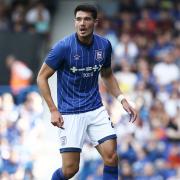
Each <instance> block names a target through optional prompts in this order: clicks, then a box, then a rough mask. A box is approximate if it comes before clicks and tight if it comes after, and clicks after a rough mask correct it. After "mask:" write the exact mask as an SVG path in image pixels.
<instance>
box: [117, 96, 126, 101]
mask: <svg viewBox="0 0 180 180" xmlns="http://www.w3.org/2000/svg"><path fill="white" fill-rule="evenodd" d="M123 99H126V98H125V96H124V95H123V94H120V95H119V96H118V97H117V100H118V101H119V102H120V103H121V102H122V100H123Z"/></svg>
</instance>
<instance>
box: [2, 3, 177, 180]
mask: <svg viewBox="0 0 180 180" xmlns="http://www.w3.org/2000/svg"><path fill="white" fill-rule="evenodd" d="M47 2H48V1H46V0H44V1H37V0H27V1H20V0H19V1H18V0H14V1H9V0H0V32H3V31H10V32H30V33H40V34H43V35H44V34H45V35H46V34H47V33H49V30H50V23H51V20H52V17H53V14H54V12H55V6H54V4H55V1H49V2H48V3H47ZM109 2H110V3H109V4H107V3H104V4H103V3H101V4H98V7H99V9H100V13H99V15H98V18H99V24H98V26H97V27H96V33H98V34H100V35H102V36H104V37H105V38H107V39H109V40H110V42H111V44H112V48H113V57H112V68H113V71H114V73H115V76H116V78H117V80H118V83H119V86H120V88H121V90H122V91H123V93H124V94H125V96H126V97H127V99H128V100H129V101H130V102H131V103H132V106H135V108H136V109H137V110H138V112H139V116H138V119H137V121H136V123H134V124H131V123H129V118H130V117H129V116H128V115H127V114H126V112H124V110H123V108H122V106H121V104H120V103H119V102H117V101H116V100H115V99H114V98H113V97H112V96H110V94H109V92H107V91H106V89H105V87H104V85H103V83H102V81H101V80H100V82H99V83H100V91H101V94H102V99H103V102H104V105H105V106H106V108H107V110H108V112H109V114H110V116H111V120H112V122H113V123H114V126H115V130H116V133H117V136H118V138H117V141H118V154H119V172H120V175H119V178H120V179H121V180H166V179H167V180H179V179H180V34H179V32H180V2H179V1H178V0H173V1H170V0H121V1H113V3H112V1H109ZM12 62H15V63H14V64H13V63H12ZM6 63H7V66H8V67H9V68H10V70H11V73H12V74H13V73H14V74H17V75H18V76H20V77H23V78H22V79H21V82H23V84H22V89H21V90H23V88H24V85H25V86H26V87H27V86H29V85H30V83H31V79H32V76H33V72H32V71H31V70H30V69H29V68H28V67H27V66H26V65H25V64H23V63H21V62H20V61H19V60H17V59H16V58H15V57H14V56H8V57H7V61H6ZM19 67H21V69H24V71H21V72H20V71H18V70H19ZM17 75H16V76H15V75H13V76H12V77H14V78H15V79H12V82H15V85H16V84H17V83H19V81H18V82H17V80H16V77H17ZM24 77H27V79H26V81H28V85H27V84H26V83H25V84H24ZM13 85H14V83H12V85H11V88H12V93H7V92H2V91H0V179H2V180H3V179H13V180H14V179H25V180H29V179H33V178H34V162H35V161H36V159H37V157H36V156H37V152H38V150H39V149H40V145H41V143H40V141H41V135H42V131H43V129H44V127H43V123H42V121H41V118H42V113H43V107H42V99H41V97H40V95H39V94H38V92H37V91H34V89H33V90H32V89H28V91H24V93H23V91H20V90H19V89H17V88H16V87H17V86H13ZM13 87H15V88H13ZM18 87H19V85H18ZM17 94H18V95H19V96H18V98H17ZM14 97H15V99H14ZM102 173H103V163H102V160H101V158H100V156H99V154H98V153H97V152H96V150H95V148H94V147H93V146H92V145H91V144H90V143H89V140H88V138H87V140H86V143H85V146H84V148H83V152H82V161H81V169H80V173H79V175H78V177H77V179H78V180H101V179H102Z"/></svg>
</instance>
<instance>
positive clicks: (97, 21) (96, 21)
mask: <svg viewBox="0 0 180 180" xmlns="http://www.w3.org/2000/svg"><path fill="white" fill-rule="evenodd" d="M94 22H95V23H94V24H95V27H96V26H97V25H98V23H99V19H95V20H94Z"/></svg>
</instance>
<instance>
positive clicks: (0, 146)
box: [0, 91, 44, 180]
mask: <svg viewBox="0 0 180 180" xmlns="http://www.w3.org/2000/svg"><path fill="white" fill-rule="evenodd" d="M42 113H43V106H42V99H41V96H40V95H39V93H38V92H37V91H31V92H29V93H28V94H27V96H26V98H25V101H24V102H22V103H21V104H19V105H17V104H16V103H15V102H14V98H13V96H12V94H11V93H3V94H1V95H0V179H2V180H10V179H12V180H15V179H17V180H30V179H34V164H35V161H36V159H37V155H38V152H39V151H40V149H41V148H42V147H41V138H42V134H43V131H44V124H43V122H42Z"/></svg>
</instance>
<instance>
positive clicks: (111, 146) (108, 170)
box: [96, 139, 118, 180]
mask: <svg viewBox="0 0 180 180" xmlns="http://www.w3.org/2000/svg"><path fill="white" fill-rule="evenodd" d="M96 149H97V150H98V152H99V153H100V154H101V156H102V159H103V161H104V170H103V179H104V180H106V179H111V180H117V179H118V155H117V152H116V149H117V142H116V139H109V140H106V141H104V142H103V143H101V144H99V145H97V146H96Z"/></svg>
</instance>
